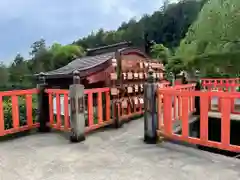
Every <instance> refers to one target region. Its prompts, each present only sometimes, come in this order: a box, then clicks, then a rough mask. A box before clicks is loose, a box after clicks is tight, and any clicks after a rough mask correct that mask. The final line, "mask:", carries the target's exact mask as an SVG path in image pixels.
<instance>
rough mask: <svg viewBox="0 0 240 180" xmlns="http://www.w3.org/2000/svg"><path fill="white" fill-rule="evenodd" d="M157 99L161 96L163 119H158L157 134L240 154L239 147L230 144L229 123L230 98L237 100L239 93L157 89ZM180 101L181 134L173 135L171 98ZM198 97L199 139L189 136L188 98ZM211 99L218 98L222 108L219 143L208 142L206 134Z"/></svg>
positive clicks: (207, 134)
mask: <svg viewBox="0 0 240 180" xmlns="http://www.w3.org/2000/svg"><path fill="white" fill-rule="evenodd" d="M158 94H159V97H160V96H161V95H163V100H164V104H163V110H162V111H163V118H159V127H158V133H159V134H160V135H162V136H164V137H166V138H169V139H172V140H179V141H185V142H188V143H191V144H198V145H203V146H208V147H213V148H218V149H222V150H228V151H232V152H240V146H237V145H233V144H231V143H230V121H231V98H239V97H240V93H229V92H200V91H190V92H189V91H178V90H166V89H159V92H158ZM173 96H174V97H176V96H178V97H181V99H182V107H181V109H182V117H181V121H182V133H181V134H180V135H179V134H175V133H174V131H173V128H172V127H173V121H172V119H173V118H172V116H173V113H172V111H171V109H172V97H173ZM196 96H198V97H200V109H201V112H200V137H199V138H195V137H190V136H189V106H190V104H189V98H190V97H196ZM212 97H219V98H220V99H221V103H222V104H224V108H221V115H220V118H221V141H220V142H217V141H212V140H209V137H208V136H209V133H208V104H209V99H210V98H212ZM162 121H163V122H162Z"/></svg>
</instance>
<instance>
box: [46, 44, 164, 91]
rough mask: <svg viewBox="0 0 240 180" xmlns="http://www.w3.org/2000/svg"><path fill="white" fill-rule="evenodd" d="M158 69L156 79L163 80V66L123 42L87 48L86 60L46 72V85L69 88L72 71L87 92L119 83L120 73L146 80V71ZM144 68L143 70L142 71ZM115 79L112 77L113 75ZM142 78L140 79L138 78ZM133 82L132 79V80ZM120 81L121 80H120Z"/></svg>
mask: <svg viewBox="0 0 240 180" xmlns="http://www.w3.org/2000/svg"><path fill="white" fill-rule="evenodd" d="M147 62H152V63H153V64H152V65H151V67H152V68H156V69H158V73H156V78H158V79H160V80H161V79H163V65H162V64H161V63H159V62H157V61H156V63H154V61H153V60H151V59H150V58H149V57H148V56H147V55H146V54H145V52H144V50H141V49H140V48H135V47H132V45H131V43H129V42H122V43H118V44H113V45H109V46H104V47H99V48H94V49H89V50H88V51H87V54H86V56H85V57H82V58H78V59H75V60H73V61H72V62H70V63H69V64H67V65H66V66H64V67H61V68H59V69H56V70H53V71H50V72H46V73H45V78H46V83H47V84H48V86H50V87H51V88H59V89H68V88H69V86H70V85H71V84H72V83H73V72H74V71H76V70H78V71H79V74H80V79H81V83H82V84H83V85H84V86H85V88H86V89H90V88H99V87H110V86H111V87H112V83H113V81H112V80H114V79H115V78H117V79H115V80H117V81H118V82H114V84H115V83H117V84H118V83H122V82H120V81H121V79H122V75H123V74H124V73H123V74H122V73H121V72H131V73H133V74H134V73H139V72H141V73H143V74H142V75H141V74H139V79H142V80H143V79H145V78H144V76H146V68H147V67H150V65H149V63H147ZM141 69H145V70H141ZM115 75H116V77H113V76H115ZM140 76H141V77H140ZM132 78H133V79H134V78H135V77H132ZM119 80H120V81H119Z"/></svg>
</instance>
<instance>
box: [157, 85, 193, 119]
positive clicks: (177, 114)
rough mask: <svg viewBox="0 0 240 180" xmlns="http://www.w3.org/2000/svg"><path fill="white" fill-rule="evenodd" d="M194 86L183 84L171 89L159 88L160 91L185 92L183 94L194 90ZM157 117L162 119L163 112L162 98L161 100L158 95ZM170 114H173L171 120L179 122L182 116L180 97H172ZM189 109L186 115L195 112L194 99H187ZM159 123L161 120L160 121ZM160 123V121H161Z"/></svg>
mask: <svg viewBox="0 0 240 180" xmlns="http://www.w3.org/2000/svg"><path fill="white" fill-rule="evenodd" d="M195 86H196V84H183V85H176V86H173V87H165V88H159V89H161V90H166V91H168V90H169V91H171V90H175V91H180V92H181V91H185V92H191V91H194V90H195ZM157 95H158V117H159V118H160V119H162V118H163V117H162V115H161V114H162V112H163V107H164V106H163V103H164V98H163V94H161V93H158V94H157ZM172 104H173V106H172V108H171V109H172V112H173V117H172V120H173V121H175V120H179V119H181V116H182V98H181V96H173V97H172ZM189 104H190V105H189V109H188V111H189V112H188V113H193V112H194V110H195V107H194V97H189ZM160 121H161V120H160ZM161 122H162V121H161Z"/></svg>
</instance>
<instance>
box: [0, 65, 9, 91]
mask: <svg viewBox="0 0 240 180" xmlns="http://www.w3.org/2000/svg"><path fill="white" fill-rule="evenodd" d="M0 77H1V87H4V86H7V84H8V81H9V72H8V68H7V67H6V66H5V65H4V64H3V63H2V62H1V63H0Z"/></svg>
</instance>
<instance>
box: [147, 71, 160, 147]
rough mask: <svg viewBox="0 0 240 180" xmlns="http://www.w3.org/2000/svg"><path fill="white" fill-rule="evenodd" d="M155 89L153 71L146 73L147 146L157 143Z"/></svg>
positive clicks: (156, 86)
mask: <svg viewBox="0 0 240 180" xmlns="http://www.w3.org/2000/svg"><path fill="white" fill-rule="evenodd" d="M157 88H158V85H157V83H156V82H155V80H154V77H153V71H152V70H151V69H150V70H149V72H148V80H147V83H145V84H144V109H145V112H144V141H145V143H147V144H155V143H157V140H158V137H157V127H158V120H157V119H158V118H157V101H156V98H157V94H156V92H157Z"/></svg>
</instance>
